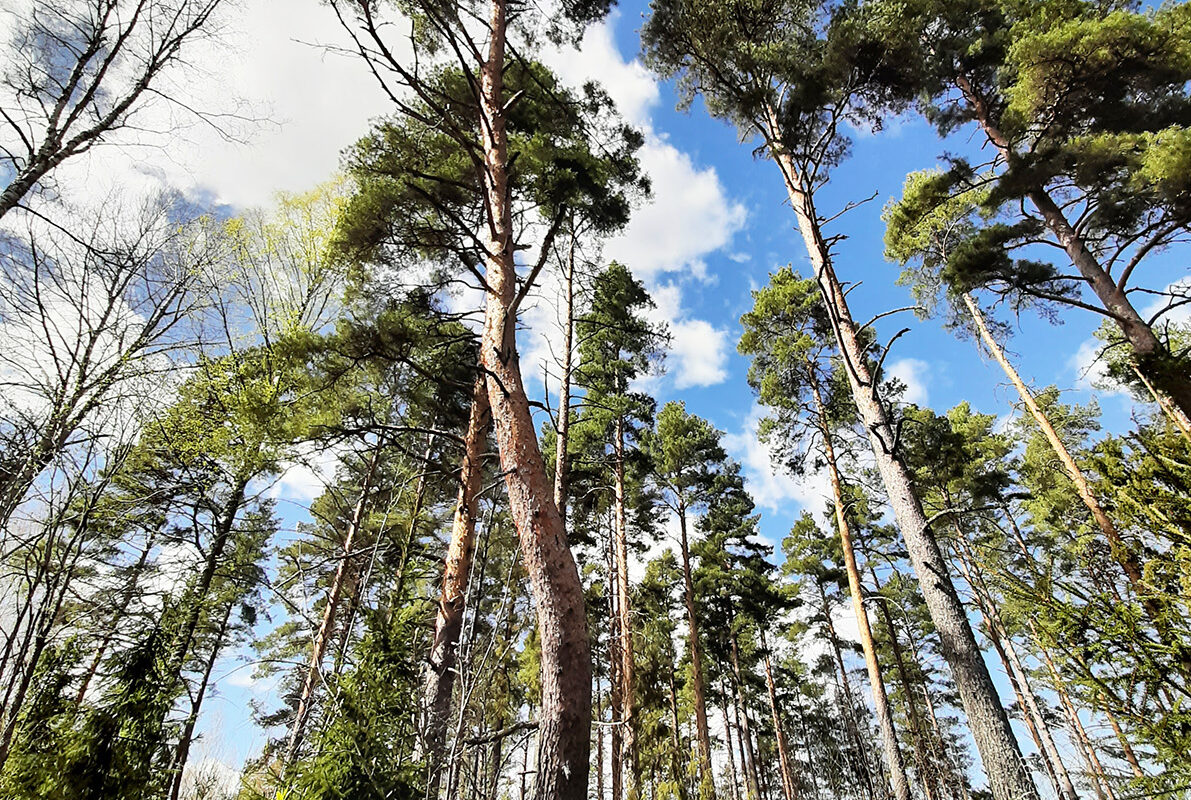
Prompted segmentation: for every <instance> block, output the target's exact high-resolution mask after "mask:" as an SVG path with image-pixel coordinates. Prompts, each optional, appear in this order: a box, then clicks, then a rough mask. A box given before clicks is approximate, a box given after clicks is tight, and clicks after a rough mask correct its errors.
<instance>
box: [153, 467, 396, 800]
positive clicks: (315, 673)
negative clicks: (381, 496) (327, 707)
mask: <svg viewBox="0 0 1191 800" xmlns="http://www.w3.org/2000/svg"><path fill="white" fill-rule="evenodd" d="M379 457H380V454H379V448H378V449H377V450H374V451H373V453H372V458H371V459H370V460H369V462H368V470H367V472H366V473H365V474H364V481H363V484H362V485H361V486H360V496H359V497H358V498H356V502H355V505H354V506H353V508H352V514H351V518H350V519H349V520H348V523H347V533H346V534H345V535H344V537H343V547H342V552H341V553H340V555H339V564H338V566H336V567H335V575H334V576H333V577H332V578H331V586H330V587H329V588H328V589H327V600H326V604H325V605H324V606H323V618H322V621H321V622H320V623H319V626H318V631H317V632H316V633H315V635H314V642H313V646H312V647H311V651H310V662H309V664H308V665H307V670H306V676H305V678H304V679H303V680H302V689H301V691H300V692H299V694H298V707H297V709H296V710H295V712H294V722H293V726H292V727H291V728H290V735H289V742H288V744H287V745H286V748H285V762H284V763H285V767H286V768H287V769H288V768H289V767H290V766H291V765H292V764H293V763H294V760H295V758H296V757H297V755H298V748H299V747H301V745H302V736H303V734H304V733H305V731H306V718H307V717H308V716H309V714H310V707H311V704H312V703H313V701H314V690H315V687H316V686H317V685H318V683H319V679H320V678H321V671H322V663H323V656H324V655H325V654H326V652H327V645H328V644H329V643H330V641H331V634H332V630H333V629H334V627H335V614H336V612H337V611H338V610H339V598H340V596H341V595H342V592H343V587H344V585H345V583H346V580H347V574H348V569H349V567H350V566H351V561H352V559H351V553H352V547H354V546H355V544H356V536H357V535H358V534H359V531H360V525H361V523H362V522H363V519H364V508H365V506H366V505H367V504H368V492H369V491H370V490H371V488H372V486H371V484H372V475H373V472H374V471H375V469H376V462H377V459H378V458H379ZM174 800H177V798H174Z"/></svg>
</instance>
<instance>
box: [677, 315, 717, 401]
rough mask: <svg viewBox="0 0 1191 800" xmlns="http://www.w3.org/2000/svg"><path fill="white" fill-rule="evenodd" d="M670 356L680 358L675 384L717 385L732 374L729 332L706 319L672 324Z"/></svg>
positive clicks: (686, 387)
mask: <svg viewBox="0 0 1191 800" xmlns="http://www.w3.org/2000/svg"><path fill="white" fill-rule="evenodd" d="M670 335H671V337H672V339H671V344H670V355H671V356H672V357H673V358H674V359H676V360H677V361H678V369H677V370H676V371H675V376H674V387H675V388H676V389H689V388H691V387H692V386H714V385H715V384H717V383H721V382H723V381H724V380H725V379H726V378H727V377H728V370H727V369H725V366H724V365H725V364H726V363H727V361H728V331H727V330H725V329H723V328H715V327H712V325H711V323H710V322H708V321H707V320H703V319H692V320H682V321H678V322H672V323H671V325H670Z"/></svg>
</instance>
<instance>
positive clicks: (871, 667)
mask: <svg viewBox="0 0 1191 800" xmlns="http://www.w3.org/2000/svg"><path fill="white" fill-rule="evenodd" d="M811 394H812V396H813V398H814V401H815V409H816V412H817V413H818V416H819V428H820V432H821V434H822V436H823V452H824V455H825V456H826V457H827V469H828V474H829V475H830V477H831V496H832V500H833V503H834V506H835V523H836V526H837V527H838V528H839V536H840V545H841V547H842V549H843V553H844V567H845V569H846V570H847V573H848V591H849V593H850V594H851V596H852V612H853V613H854V614H855V616H856V623H857V630H858V631H859V633H860V647H861V649H862V650H863V651H864V665H865V667H866V668H867V669H868V682H869V685H870V686H871V687H872V690H873V706H874V708H875V709H876V712H877V723H878V725H879V727H880V729H881V743H882V744H883V745H884V751H885V766H886V767H887V768H888V769H889V779H890V784H891V785H892V787H893V796H894V798H896V800H910V782H909V779H907V777H906V767H905V764H904V763H903V761H902V754H901V750H900V749H899V748H898V746H897V731H896V729H895V728H894V726H893V712H892V711H891V710H890V708H889V697H888V696H887V695H886V694H885V684H884V682H883V680H882V677H881V664H880V662H878V661H877V648H876V645H875V644H874V643H873V631H872V628H871V627H870V626H869V621H868V613H867V612H866V611H865V609H864V596H863V593H862V586H861V582H860V570H859V568H858V567H857V566H856V550H855V548H854V547H853V546H852V529H851V526H850V525H849V524H848V519H847V516H846V515H845V514H844V493H843V486H842V482H841V480H840V473H839V463H838V461H837V460H836V457H835V446H834V444H833V443H832V437H831V429H830V428H829V427H828V425H827V413H826V409H825V408H824V407H823V398H822V396H821V395H820V393H819V387H818V384H817V383H814V382H812V383H811Z"/></svg>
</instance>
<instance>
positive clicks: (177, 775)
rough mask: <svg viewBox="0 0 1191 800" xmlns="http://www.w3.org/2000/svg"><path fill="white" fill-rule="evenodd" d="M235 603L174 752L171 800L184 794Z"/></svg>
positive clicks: (225, 617)
mask: <svg viewBox="0 0 1191 800" xmlns="http://www.w3.org/2000/svg"><path fill="white" fill-rule="evenodd" d="M234 605H235V604H234V603H228V604H227V609H226V610H225V611H224V612H223V620H222V621H221V622H220V623H219V628H218V629H217V630H216V633H215V644H214V645H213V646H212V648H211V655H210V656H208V657H207V664H206V666H205V667H203V677H202V679H201V680H200V681H199V687H198V692H197V693H196V694H195V696H194V702H193V703H191V705H190V713H189V714H188V715H187V716H186V722H185V724H184V725H183V726H182V733H181V735H180V736H179V738H178V747H177V749H176V751H175V752H174V763H173V764H172V765H171V767H170V775H171V778H170V800H178V797H179V796H180V795H181V794H182V773H183V771H184V770H185V769H186V762H187V760H189V758H190V745H191V743H192V742H193V741H194V727H195V725H196V724H197V723H198V715H199V709H200V708H202V705H203V698H204V697H206V694H207V687H208V686H209V685H210V683H211V673H212V672H213V671H214V669H215V661H216V659H217V658H218V657H219V651H220V650H221V649H222V648H223V637H224V636H225V635H227V627H228V622H229V621H230V620H231V617H232V607H233V606H234Z"/></svg>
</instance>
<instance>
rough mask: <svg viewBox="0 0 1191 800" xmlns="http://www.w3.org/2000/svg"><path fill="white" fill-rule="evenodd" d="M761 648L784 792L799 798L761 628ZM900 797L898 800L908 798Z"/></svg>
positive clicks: (792, 799)
mask: <svg viewBox="0 0 1191 800" xmlns="http://www.w3.org/2000/svg"><path fill="white" fill-rule="evenodd" d="M761 649H762V650H763V651H764V653H765V688H766V690H767V691H768V693H769V715H770V717H771V718H772V719H773V735H774V738H775V739H776V740H777V755H778V762H779V764H780V766H781V770H782V794H783V795H784V796H785V798H786V800H797V798H798V797H799V792H798V782H797V779H796V778H795V776H794V767H793V761H792V759H791V757H790V745H789V744H788V743H787V741H786V731H785V728H784V726H783V725H782V718H781V714H779V713H778V707H777V685H776V684H775V683H774V681H773V664H771V663H770V659H769V646H768V644H767V643H766V641H765V629H764V628H762V629H761ZM677 717H678V715H677V708H676V709H675V720H674V721H675V724H677V722H678V718H677ZM908 798H909V795H907V796H906V798H901V797H899V798H898V800H908Z"/></svg>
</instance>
